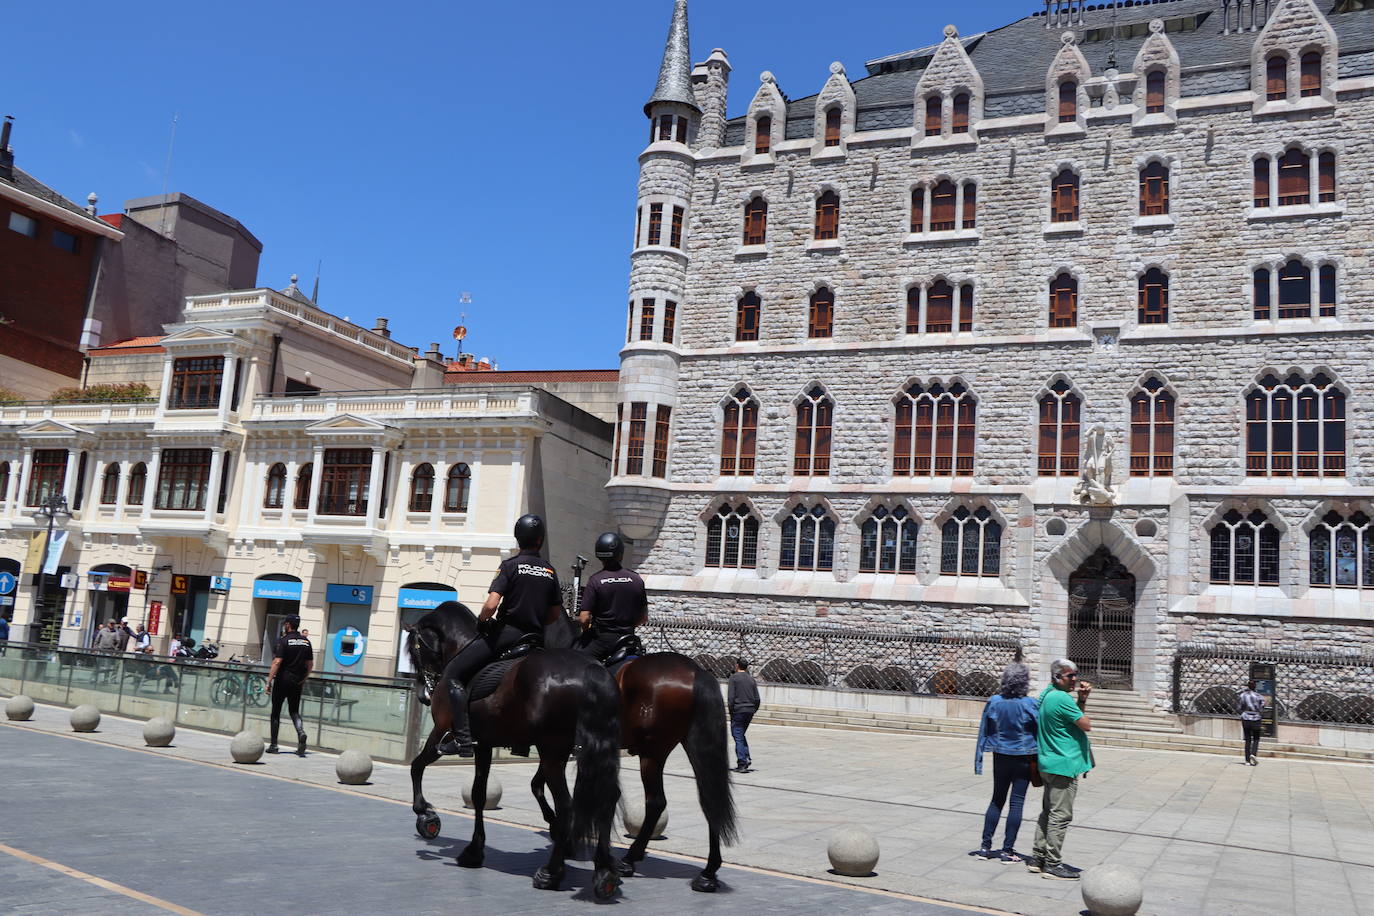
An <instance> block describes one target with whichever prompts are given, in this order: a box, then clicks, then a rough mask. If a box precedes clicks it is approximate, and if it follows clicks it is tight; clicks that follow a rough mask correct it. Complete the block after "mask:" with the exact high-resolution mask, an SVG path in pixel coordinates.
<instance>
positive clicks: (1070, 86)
mask: <svg viewBox="0 0 1374 916" xmlns="http://www.w3.org/2000/svg"><path fill="white" fill-rule="evenodd" d="M1077 119H1078V82H1077V81H1076V80H1065V81H1064V82H1062V83H1060V84H1059V123H1060V124H1069V123H1072V122H1073V121H1075V120H1077Z"/></svg>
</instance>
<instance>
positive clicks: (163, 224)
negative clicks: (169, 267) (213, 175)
mask: <svg viewBox="0 0 1374 916" xmlns="http://www.w3.org/2000/svg"><path fill="white" fill-rule="evenodd" d="M179 117H181V115H180V113H179V112H175V111H174V112H172V132H171V135H170V136H169V137H168V138H167V164H166V166H164V167H163V169H162V219H161V220H159V221H158V227H157V231H158V235H166V234H167V185H168V182H170V181H171V180H172V150H173V149H174V148H175V147H176V142H177V119H178V118H179Z"/></svg>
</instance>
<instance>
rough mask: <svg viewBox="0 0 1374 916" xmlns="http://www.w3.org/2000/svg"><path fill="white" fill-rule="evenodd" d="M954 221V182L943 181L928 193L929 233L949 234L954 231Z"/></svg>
mask: <svg viewBox="0 0 1374 916" xmlns="http://www.w3.org/2000/svg"><path fill="white" fill-rule="evenodd" d="M954 219H955V191H954V182H952V181H950V180H948V179H945V180H944V181H940V182H937V183H936V185H935V187H934V188H932V189H931V191H930V231H931V232H950V231H952V230H953V229H954Z"/></svg>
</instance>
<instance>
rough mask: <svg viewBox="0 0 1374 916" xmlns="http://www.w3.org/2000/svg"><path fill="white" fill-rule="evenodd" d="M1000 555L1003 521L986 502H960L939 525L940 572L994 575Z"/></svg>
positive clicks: (947, 574) (964, 574)
mask: <svg viewBox="0 0 1374 916" xmlns="http://www.w3.org/2000/svg"><path fill="white" fill-rule="evenodd" d="M1001 558H1002V525H1001V524H1000V523H999V522H998V521H997V519H995V518H994V517H993V515H992V513H991V512H989V511H988V509H987V507H986V506H980V507H979V508H978V509H977V510H976V511H973V512H970V511H969V510H968V508H967V507H965V506H960V507H959V508H958V509H956V510H954V514H953V515H951V516H950V517H949V518H948V519H947V520H946V521H945V523H944V524H943V525H941V526H940V575H942V576H995V575H997V574H998V572H999V571H1000V569H1001Z"/></svg>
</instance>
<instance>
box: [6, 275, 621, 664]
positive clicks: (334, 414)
mask: <svg viewBox="0 0 1374 916" xmlns="http://www.w3.org/2000/svg"><path fill="white" fill-rule="evenodd" d="M166 330H167V334H166V336H164V337H161V338H139V339H135V340H131V341H128V342H126V343H124V344H120V345H115V346H111V347H107V348H103V349H98V350H95V351H92V354H91V371H90V375H89V381H90V382H92V383H95V382H115V381H140V380H141V381H146V382H147V383H148V384H149V386H150V387H151V388H152V389H153V390H154V391H155V392H156V393H157V397H156V399H155V400H153V399H150V400H148V401H147V402H141V403H100V404H62V405H41V406H11V407H3V408H0V573H4V572H10V573H11V574H13V575H14V576H15V578H17V579H19V580H20V581H19V585H18V587H17V588H16V589H15V590H14V591H13V592H12V593H11V595H10V596H8V597H10V598H11V599H12V601H11V602H6V604H8V606H7V607H6V606H0V612H3V613H6V614H9V615H12V616H13V624H14V626H13V631H12V638H14V639H17V640H18V639H29V640H35V641H40V640H41V641H50V642H60V643H61V644H63V645H86V644H88V643H89V641H90V639H91V637H92V634H93V629H92V628H93V626H94V625H96V624H97V623H98V622H101V621H103V620H105V619H107V618H109V617H111V616H120V617H122V616H126V615H127V616H128V617H129V619H130V621H131V623H135V624H136V623H137V622H139V621H142V620H147V621H149V622H150V623H152V622H153V621H154V619H156V621H157V627H156V629H155V636H156V641H155V645H159V646H164V647H165V645H166V643H167V641H168V639H169V638H170V636H171V635H172V634H173V633H174V632H185V633H188V634H189V635H191V636H193V638H195V639H197V641H203V640H210V641H213V642H216V643H218V644H219V645H220V647H221V652H220V655H221V658H226V657H228V656H230V655H233V654H244V655H246V656H247V657H248V658H250V659H252V660H260V659H262V658H264V657H268V656H270V642H271V641H272V638H273V635H274V634H275V632H276V630H277V626H278V622H279V620H280V617H281V615H283V614H286V613H292V612H296V613H299V614H300V616H301V618H302V625H303V626H304V627H305V628H306V629H307V630H309V631H310V633H311V635H312V636H313V637H314V640H315V644H316V654H317V658H322V659H323V666H324V667H325V668H326V669H328V670H344V671H351V672H356V673H362V674H369V675H388V674H392V673H394V672H395V671H396V670H397V647H398V644H399V640H400V638H401V634H402V630H401V627H402V625H403V624H404V623H405V622H407V621H408V620H410V619H413V618H414V617H417V616H419V615H420V614H422V613H423V612H424V611H425V610H426V609H427V608H428V607H429V606H432V605H433V604H434V603H435V602H436V601H438V600H440V599H442V598H445V597H448V596H451V595H453V594H456V596H457V598H458V599H459V600H462V601H464V602H466V603H468V604H470V605H472V604H478V603H480V602H481V600H482V599H483V598H484V597H485V595H486V590H487V586H488V584H489V583H490V582H491V579H492V576H493V574H494V571H495V569H496V567H497V565H498V564H499V563H500V561H501V560H502V559H503V558H505V557H506V556H509V555H511V554H512V553H513V552H514V547H515V543H514V540H513V539H512V537H511V528H512V525H513V524H514V521H515V519H516V518H518V517H519V516H520V515H521V514H523V513H524V512H527V511H533V512H538V513H540V514H542V515H544V516H545V518H546V519H547V521H548V523H549V530H550V534H549V541H548V552H549V555H550V559H551V560H552V561H553V563H554V564H555V566H556V567H557V568H558V569H560V570H565V569H566V568H567V567H568V566H569V564H570V563H571V562H572V559H573V558H574V557H575V556H576V555H577V553H579V552H581V553H583V554H588V553H589V552H590V548H591V545H592V544H593V542H594V540H595V538H596V535H597V534H598V533H599V532H601V531H603V530H606V529H607V528H609V527H611V525H610V522H609V519H608V514H609V513H608V507H607V500H606V496H605V491H604V490H603V485H604V483H605V481H606V480H607V479H608V477H609V476H610V463H609V459H610V451H611V447H610V439H611V427H610V425H609V424H608V423H606V422H605V421H604V420H601V419H599V418H597V417H596V416H594V415H592V414H591V413H588V412H586V411H585V410H583V409H582V408H581V407H578V406H575V405H574V404H573V403H570V402H569V400H566V399H575V398H576V396H577V393H578V392H577V391H576V390H575V388H574V390H571V391H570V390H568V388H567V385H566V384H564V386H563V387H562V388H561V389H560V390H561V393H562V397H559V396H555V395H553V394H551V393H549V391H547V390H545V389H543V388H542V387H541V386H540V385H539V382H538V379H537V377H531V378H529V379H528V380H526V381H522V382H521V383H518V384H517V383H511V384H483V385H481V386H464V385H452V384H446V383H445V381H444V370H445V365H444V363H443V362H442V360H441V358H440V357H439V356H438V353H437V350H435V349H433V348H432V349H431V351H430V352H428V353H426V354H424V355H420V354H417V353H416V351H415V350H413V349H411V348H409V347H405V346H402V345H400V344H398V343H397V342H395V341H393V340H391V339H390V336H389V333H388V332H387V331H386V330H385V327H384V323H383V324H382V326H380V327H379V328H378V329H377V330H371V331H370V330H367V329H365V328H362V327H359V326H357V325H354V324H351V323H349V322H347V321H344V320H341V319H339V318H336V317H334V316H332V315H330V314H328V313H326V312H324V311H322V310H320V309H319V308H317V307H316V306H315V305H314V304H313V303H311V302H310V300H309V299H308V298H307V297H305V296H303V295H301V294H300V293H299V291H297V290H296V289H295V288H294V285H293V286H292V287H289V288H288V289H287V290H285V291H283V292H280V293H279V292H276V291H273V290H267V289H258V290H248V291H240V292H233V293H225V294H220V295H213V296H196V297H191V298H188V299H187V304H186V309H185V312H184V315H183V320H182V322H181V323H180V324H177V325H170V326H168V327H167V329H166ZM565 398H566V399H565ZM50 492H57V493H60V494H62V495H63V496H64V497H65V499H66V502H67V504H68V506H70V507H71V512H72V515H71V518H70V520H69V521H67V522H65V524H62V525H60V526H58V527H57V529H56V530H57V531H58V532H59V534H58V535H57V538H56V540H57V541H58V542H60V541H61V540H62V538H63V535H62V534H61V533H60V532H66V543H65V544H64V545H62V550H61V553H60V555H58V556H57V557H56V559H55V560H54V559H53V553H52V552H50V554H49V565H50V567H52V570H51V571H52V573H53V574H52V575H50V576H48V581H47V586H48V588H47V591H46V593H45V594H46V596H47V597H46V600H44V601H38V600H36V599H37V598H38V592H39V590H40V589H39V582H38V581H37V580H38V579H39V577H38V576H35V575H30V574H27V573H25V574H22V575H21V574H20V572H21V566H22V565H23V564H24V561H25V556H26V552H27V551H28V549H29V545H30V540H31V538H33V537H34V536H35V535H37V536H38V537H43V536H44V535H43V531H44V527H43V526H41V525H40V524H39V522H38V521H36V520H35V519H34V518H33V511H34V508H35V506H37V505H38V504H39V503H40V502H41V501H42V499H43V498H44V497H45V496H46V495H48V494H49V493H50ZM138 573H144V574H147V575H148V577H149V582H148V585H147V587H146V588H144V589H140V588H138V587H137V585H138V581H137V580H138V579H139V578H140V577H139V576H138ZM126 579H131V580H133V581H132V582H131V583H130V585H131V586H132V587H131V588H127V590H126V588H125V581H126ZM223 579H227V580H228V582H227V583H226V582H224V581H222V580H223ZM3 581H4V579H3V577H0V583H3ZM226 585H227V590H226V589H225V586H226ZM64 586H65V587H64ZM2 597H3V596H0V598H2ZM159 610H160V612H159Z"/></svg>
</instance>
